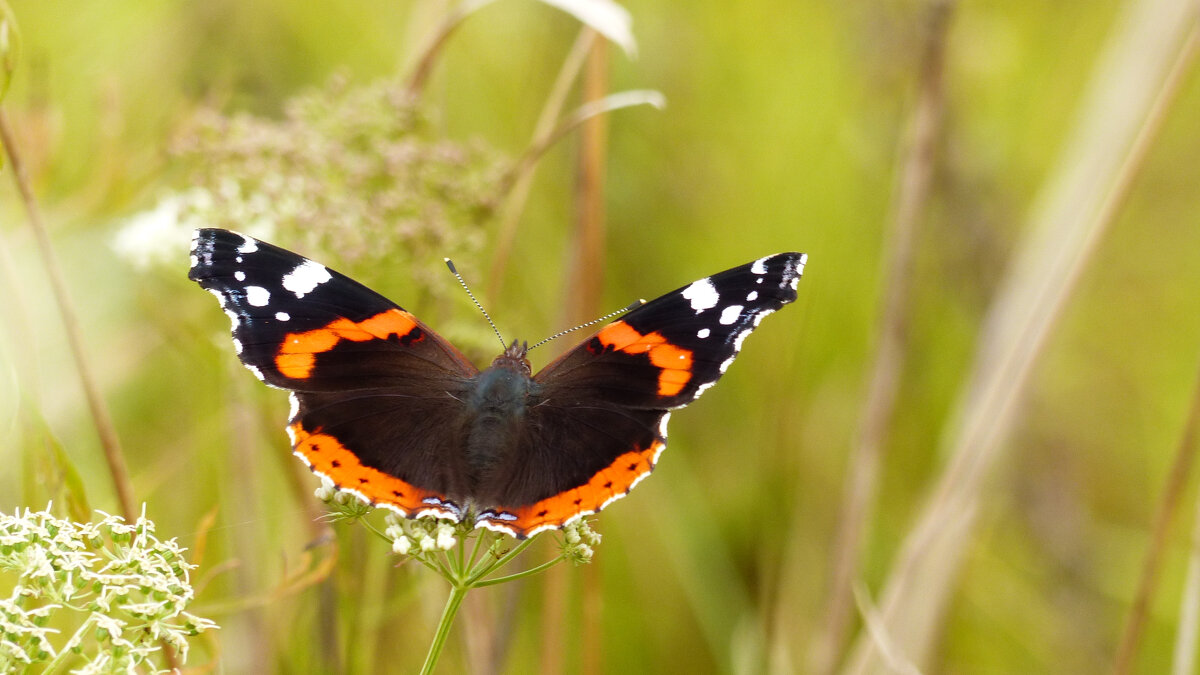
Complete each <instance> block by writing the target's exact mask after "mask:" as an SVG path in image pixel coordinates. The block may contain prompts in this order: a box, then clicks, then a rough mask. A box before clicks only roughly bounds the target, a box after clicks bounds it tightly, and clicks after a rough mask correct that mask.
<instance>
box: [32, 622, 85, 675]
mask: <svg viewBox="0 0 1200 675" xmlns="http://www.w3.org/2000/svg"><path fill="white" fill-rule="evenodd" d="M95 624H96V619H95V617H91V616H89V617H88V618H87V621H84V622H83V625H82V626H80V627H79V630H77V631H75V634H74V635H72V636H71V639H70V640H67V641H66V643H65V644H63V646H62V648H61V649H59V650H58V654H56V655H55V656H54V659H53V660H52V661H50V663H47V664H46V669H45V670H43V671H42V673H43V674H44V675H50V674H51V673H53V672H54V671H56V670H58V669H59V668H61V667H62V666H63V665H64V664H65V663H66V662H67V659H69V658H71V657H72V656H74V655H75V652H73V651H71V647H73V646H74V645H76V644H77V643H79V642H82V641H83V636H84V635H86V634H87V632H88V631H90V630H93V629H94V627H95Z"/></svg>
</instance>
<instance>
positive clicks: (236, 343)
mask: <svg viewBox="0 0 1200 675" xmlns="http://www.w3.org/2000/svg"><path fill="white" fill-rule="evenodd" d="M233 351H234V353H235V354H241V353H242V341H241V340H239V339H237V338H233Z"/></svg>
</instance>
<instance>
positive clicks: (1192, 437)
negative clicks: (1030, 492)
mask: <svg viewBox="0 0 1200 675" xmlns="http://www.w3.org/2000/svg"><path fill="white" fill-rule="evenodd" d="M1198 440H1200V378H1197V380H1196V390H1195V393H1194V394H1192V405H1191V413H1190V414H1189V415H1188V419H1187V424H1186V425H1185V426H1184V431H1183V437H1182V438H1181V439H1180V441H1179V447H1178V448H1176V450H1175V459H1174V461H1173V462H1172V463H1171V470H1170V472H1169V473H1168V474H1167V485H1166V488H1164V490H1163V495H1162V499H1161V500H1160V501H1159V503H1158V513H1156V514H1155V516H1154V527H1153V530H1152V532H1153V535H1152V536H1151V538H1150V548H1149V550H1147V551H1146V559H1145V560H1144V561H1143V562H1142V574H1141V577H1140V579H1139V580H1138V589H1137V592H1136V593H1135V594H1134V600H1133V606H1132V607H1131V608H1130V610H1129V618H1128V619H1127V620H1126V623H1125V631H1124V632H1123V633H1122V635H1121V643H1120V645H1119V646H1118V647H1117V657H1116V666H1115V667H1114V668H1113V672H1114V673H1117V675H1124V674H1125V673H1128V672H1130V671H1131V670H1132V669H1133V664H1134V660H1135V659H1136V657H1137V651H1138V647H1139V646H1140V645H1141V638H1142V633H1143V632H1144V631H1145V627H1146V617H1147V615H1148V614H1149V612H1150V604H1151V601H1152V600H1153V599H1154V591H1155V590H1156V589H1157V588H1158V579H1159V572H1161V571H1162V564H1163V558H1164V557H1165V555H1166V550H1167V538H1168V536H1169V535H1170V533H1171V525H1172V524H1173V523H1174V522H1175V517H1176V515H1177V514H1178V513H1179V506H1180V504H1182V503H1183V492H1184V490H1185V489H1186V488H1187V482H1188V476H1189V475H1190V474H1191V471H1192V465H1193V464H1195V461H1196V451H1197V449H1200V448H1198V447H1197V446H1200V443H1198V442H1197V441H1198Z"/></svg>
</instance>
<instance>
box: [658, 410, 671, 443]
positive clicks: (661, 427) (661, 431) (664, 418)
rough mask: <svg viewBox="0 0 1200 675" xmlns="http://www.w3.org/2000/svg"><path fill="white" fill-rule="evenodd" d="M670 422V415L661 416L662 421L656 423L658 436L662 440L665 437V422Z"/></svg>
mask: <svg viewBox="0 0 1200 675" xmlns="http://www.w3.org/2000/svg"><path fill="white" fill-rule="evenodd" d="M670 421H671V413H666V414H664V415H663V416H662V419H660V420H659V421H658V435H659V436H661V437H662V438H664V439H665V438H666V437H667V422H670Z"/></svg>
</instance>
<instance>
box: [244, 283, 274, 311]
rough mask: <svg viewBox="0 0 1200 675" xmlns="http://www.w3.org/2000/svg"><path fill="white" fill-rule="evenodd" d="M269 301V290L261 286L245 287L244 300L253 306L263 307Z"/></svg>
mask: <svg viewBox="0 0 1200 675" xmlns="http://www.w3.org/2000/svg"><path fill="white" fill-rule="evenodd" d="M270 301H271V292H270V291H268V290H267V289H265V288H263V287H262V286H247V287H246V302H248V303H250V304H251V305H253V306H255V307H265V306H266V305H267V303H268V302H270Z"/></svg>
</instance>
